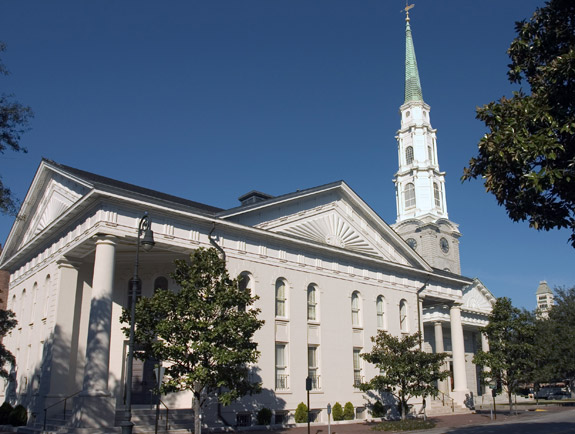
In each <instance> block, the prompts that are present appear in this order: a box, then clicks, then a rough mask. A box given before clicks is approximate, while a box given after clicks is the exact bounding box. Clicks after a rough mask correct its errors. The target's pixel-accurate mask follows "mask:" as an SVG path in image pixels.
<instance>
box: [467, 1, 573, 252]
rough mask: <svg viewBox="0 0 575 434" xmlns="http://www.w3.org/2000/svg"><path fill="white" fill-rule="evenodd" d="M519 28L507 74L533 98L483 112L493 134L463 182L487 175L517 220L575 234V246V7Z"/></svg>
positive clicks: (552, 5) (552, 9) (520, 94)
mask: <svg viewBox="0 0 575 434" xmlns="http://www.w3.org/2000/svg"><path fill="white" fill-rule="evenodd" d="M515 28H516V32H517V37H516V38H515V40H513V42H512V43H511V46H510V48H509V50H508V54H509V57H510V58H511V64H510V65H509V71H508V77H509V80H510V81H511V82H512V83H522V82H526V83H527V84H528V85H529V88H530V89H529V90H530V93H526V92H525V91H523V90H520V91H517V92H514V93H513V96H512V97H511V98H506V97H503V98H501V99H500V100H499V101H495V102H491V103H489V104H487V105H485V106H483V107H480V108H478V109H477V118H478V119H479V120H481V121H483V122H484V123H485V125H486V126H487V128H488V129H489V132H488V133H487V134H485V136H484V137H483V138H482V139H481V141H480V142H479V152H478V155H477V156H476V157H474V158H472V159H471V160H470V161H469V166H468V167H467V168H465V170H464V174H463V177H462V179H463V180H469V179H472V178H483V180H484V184H485V188H486V190H487V191H488V192H491V193H492V194H494V195H495V197H496V198H497V201H498V203H499V204H500V205H503V206H505V209H506V210H507V213H508V214H509V217H510V218H511V219H512V220H514V221H524V220H528V221H529V223H530V226H532V227H533V228H535V229H538V230H541V229H543V230H549V229H553V228H568V229H570V230H571V231H572V235H571V238H570V241H571V244H572V245H573V246H574V247H575V3H574V2H573V1H572V0H549V1H548V2H546V4H545V6H544V7H542V8H538V9H537V10H536V11H535V13H534V15H533V16H532V18H531V19H530V20H529V21H520V22H517V23H516V24H515Z"/></svg>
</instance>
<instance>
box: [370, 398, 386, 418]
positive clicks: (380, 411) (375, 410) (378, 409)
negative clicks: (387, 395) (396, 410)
mask: <svg viewBox="0 0 575 434" xmlns="http://www.w3.org/2000/svg"><path fill="white" fill-rule="evenodd" d="M371 415H372V416H373V417H384V416H385V406H384V405H383V402H381V401H375V402H374V403H373V404H372V405H371Z"/></svg>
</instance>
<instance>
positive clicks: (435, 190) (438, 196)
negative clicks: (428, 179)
mask: <svg viewBox="0 0 575 434" xmlns="http://www.w3.org/2000/svg"><path fill="white" fill-rule="evenodd" d="M433 197H434V198H435V206H436V207H438V208H440V207H441V192H440V191H439V184H437V182H434V183H433Z"/></svg>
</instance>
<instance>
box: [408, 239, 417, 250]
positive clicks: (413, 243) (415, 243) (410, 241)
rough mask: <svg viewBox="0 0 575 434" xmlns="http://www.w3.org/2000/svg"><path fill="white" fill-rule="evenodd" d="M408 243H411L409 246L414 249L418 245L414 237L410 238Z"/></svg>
mask: <svg viewBox="0 0 575 434" xmlns="http://www.w3.org/2000/svg"><path fill="white" fill-rule="evenodd" d="M407 244H409V247H411V248H412V249H413V250H415V248H416V247H417V241H415V239H414V238H408V239H407Z"/></svg>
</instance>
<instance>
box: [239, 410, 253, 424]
mask: <svg viewBox="0 0 575 434" xmlns="http://www.w3.org/2000/svg"><path fill="white" fill-rule="evenodd" d="M251 424H252V415H251V414H250V413H238V414H236V425H237V426H251Z"/></svg>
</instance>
